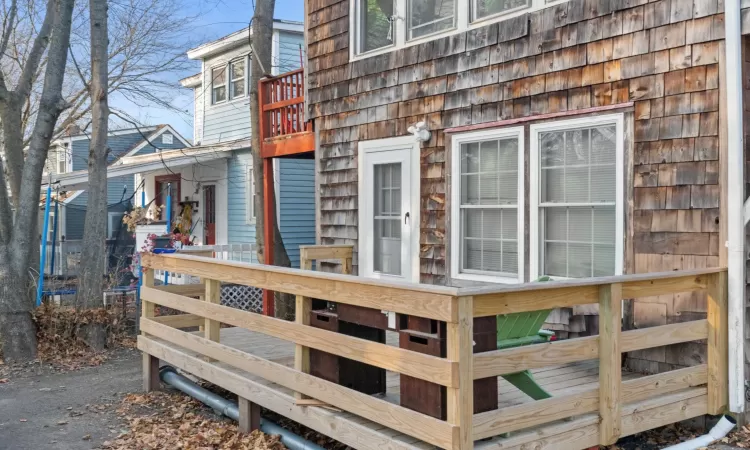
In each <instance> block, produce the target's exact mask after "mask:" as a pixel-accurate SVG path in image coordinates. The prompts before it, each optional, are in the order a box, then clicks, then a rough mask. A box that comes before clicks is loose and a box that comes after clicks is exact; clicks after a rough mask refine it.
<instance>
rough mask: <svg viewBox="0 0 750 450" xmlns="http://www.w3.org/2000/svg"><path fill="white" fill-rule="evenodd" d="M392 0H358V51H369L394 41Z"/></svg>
mask: <svg viewBox="0 0 750 450" xmlns="http://www.w3.org/2000/svg"><path fill="white" fill-rule="evenodd" d="M392 16H393V0H359V28H360V29H359V41H360V44H359V47H360V48H359V51H360V52H362V53H364V52H369V51H371V50H375V49H378V48H382V47H387V46H389V45H392V44H393V42H394V37H393V31H394V30H393V28H392V26H391V17H392Z"/></svg>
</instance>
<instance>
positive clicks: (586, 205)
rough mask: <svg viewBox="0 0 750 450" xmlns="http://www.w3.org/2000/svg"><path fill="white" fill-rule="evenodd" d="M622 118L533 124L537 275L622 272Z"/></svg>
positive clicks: (598, 274)
mask: <svg viewBox="0 0 750 450" xmlns="http://www.w3.org/2000/svg"><path fill="white" fill-rule="evenodd" d="M620 118H621V117H617V116H616V117H615V118H613V119H606V118H605V119H604V120H601V119H599V120H597V119H595V118H592V119H594V120H593V122H594V124H592V123H591V122H592V120H575V121H568V122H567V123H563V124H552V125H551V126H545V125H540V126H538V127H532V134H534V136H535V137H534V138H533V140H532V141H533V142H534V143H535V146H536V148H532V149H531V151H532V152H533V153H534V154H535V156H536V158H533V159H534V161H535V162H536V164H532V170H536V171H537V173H538V184H537V186H538V196H537V197H536V199H538V204H534V203H532V205H531V207H532V209H533V210H534V211H532V218H533V217H534V214H535V212H537V213H538V221H537V223H538V229H537V230H536V231H535V230H534V227H536V226H537V224H535V223H531V226H532V231H531V232H532V233H534V232H536V233H537V236H538V246H535V247H537V249H536V252H537V255H532V258H533V257H536V258H538V263H537V265H536V267H537V268H538V272H539V275H549V276H553V277H564V278H584V277H596V276H606V275H615V274H617V273H619V272H620V270H621V268H620V264H618V261H620V260H621V259H622V258H621V256H618V253H620V252H621V250H622V244H621V242H619V241H621V240H622V235H621V234H622V227H621V226H620V227H618V223H620V222H621V220H620V219H619V218H618V217H620V214H619V211H618V208H621V204H620V195H619V193H618V188H617V187H618V183H620V184H621V183H622V182H621V178H620V177H621V176H622V171H618V167H620V160H621V158H622V156H621V154H622V150H621V148H622V124H621V121H620V120H619V119H620ZM596 122H599V123H596ZM532 179H533V177H532ZM535 187H536V186H534V187H532V189H535ZM618 243H619V244H618ZM532 251H533V249H532ZM532 261H533V260H532Z"/></svg>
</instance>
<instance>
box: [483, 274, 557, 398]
mask: <svg viewBox="0 0 750 450" xmlns="http://www.w3.org/2000/svg"><path fill="white" fill-rule="evenodd" d="M537 281H550V278H549V277H541V278H539V279H538V280H537ZM550 312H552V310H551V309H547V310H543V311H533V312H522V313H513V314H502V315H499V316H497V348H498V350H503V349H506V348H514V347H521V346H523V345H531V344H538V343H542V342H548V341H549V340H550V339H551V338H552V336H554V335H555V334H554V333H553V332H551V331H545V330H542V325H544V322H545V321H546V320H547V317H548V316H549V314H550ZM502 377H503V378H505V379H506V380H507V381H508V382H509V383H510V384H512V385H513V386H515V387H516V388H518V389H519V390H520V391H521V392H523V393H525V394H526V395H528V396H529V397H531V398H533V399H534V400H542V399H545V398H550V397H552V395H550V394H549V392H547V391H545V390H544V388H542V387H541V386H539V384H537V382H536V380H534V376H533V375H531V372H529V371H528V370H524V371H523V372H517V373H511V374H507V375H503V376H502Z"/></svg>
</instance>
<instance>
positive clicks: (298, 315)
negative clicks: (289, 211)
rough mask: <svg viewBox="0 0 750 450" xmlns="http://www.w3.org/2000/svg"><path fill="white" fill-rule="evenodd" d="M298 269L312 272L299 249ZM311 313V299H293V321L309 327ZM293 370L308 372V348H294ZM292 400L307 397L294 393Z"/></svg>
mask: <svg viewBox="0 0 750 450" xmlns="http://www.w3.org/2000/svg"><path fill="white" fill-rule="evenodd" d="M300 269H302V270H312V260H311V259H310V258H308V256H307V250H306V249H300ZM311 311H312V299H311V298H310V297H303V296H301V295H298V296H296V297H295V310H294V321H295V322H297V323H298V324H301V325H310V312H311ZM294 368H295V369H297V370H299V371H300V372H304V373H309V372H310V348H308V347H305V346H304V345H299V344H297V345H295V346H294ZM294 398H296V399H297V400H302V399H304V398H307V396H305V395H303V394H301V393H299V392H295V393H294Z"/></svg>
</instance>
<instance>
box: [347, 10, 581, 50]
mask: <svg viewBox="0 0 750 450" xmlns="http://www.w3.org/2000/svg"><path fill="white" fill-rule="evenodd" d="M565 1H567V0H353V1H352V2H351V5H352V6H351V10H350V17H351V24H350V29H351V30H352V31H353V33H352V34H351V36H352V38H351V39H352V41H351V46H350V47H351V48H352V49H353V56H354V57H356V56H357V55H363V54H377V53H383V52H385V51H388V50H390V49H397V48H402V47H405V46H408V45H411V44H412V43H416V42H422V41H424V40H425V39H428V38H437V37H441V36H445V35H447V34H452V33H460V32H465V31H467V30H469V29H472V28H474V27H475V26H479V25H482V24H485V23H487V24H489V23H493V22H500V21H502V20H505V19H508V18H511V17H516V16H520V15H522V14H526V13H528V12H530V11H537V10H540V9H544V8H549V7H554V6H556V5H558V4H559V3H562V2H565ZM501 26H502V25H501Z"/></svg>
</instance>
